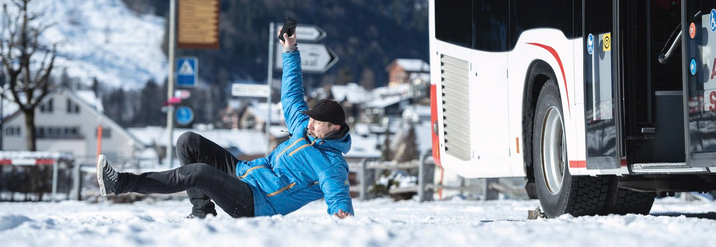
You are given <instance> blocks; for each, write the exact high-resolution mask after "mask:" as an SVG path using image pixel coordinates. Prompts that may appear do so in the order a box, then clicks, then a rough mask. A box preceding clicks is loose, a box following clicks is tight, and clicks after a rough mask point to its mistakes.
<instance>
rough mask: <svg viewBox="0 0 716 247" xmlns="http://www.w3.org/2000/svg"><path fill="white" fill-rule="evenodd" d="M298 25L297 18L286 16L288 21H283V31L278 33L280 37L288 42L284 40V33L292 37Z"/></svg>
mask: <svg viewBox="0 0 716 247" xmlns="http://www.w3.org/2000/svg"><path fill="white" fill-rule="evenodd" d="M297 25H298V22H297V21H296V20H294V19H291V18H290V17H286V21H284V22H283V27H281V33H279V34H278V38H279V39H280V40H281V41H283V42H286V41H285V40H283V34H284V33H285V34H288V36H289V37H290V36H291V35H293V34H294V33H295V32H296V26H297Z"/></svg>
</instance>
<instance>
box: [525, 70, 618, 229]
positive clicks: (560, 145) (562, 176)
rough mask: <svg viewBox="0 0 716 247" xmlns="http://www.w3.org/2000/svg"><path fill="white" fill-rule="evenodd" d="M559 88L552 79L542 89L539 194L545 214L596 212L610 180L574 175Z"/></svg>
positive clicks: (536, 155) (536, 153) (536, 156)
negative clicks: (571, 170)
mask: <svg viewBox="0 0 716 247" xmlns="http://www.w3.org/2000/svg"><path fill="white" fill-rule="evenodd" d="M562 112H563V111H562V104H561V98H560V96H559V88H558V87H557V84H556V82H555V80H554V79H549V80H548V81H547V82H546V83H545V84H544V86H543V87H542V90H540V93H539V99H538V100H537V105H536V108H535V115H534V120H535V121H534V122H533V124H534V126H533V130H534V133H533V135H532V148H533V152H532V159H533V163H532V164H533V165H534V176H535V183H536V189H537V195H538V197H539V200H540V205H542V209H543V211H544V213H545V215H546V216H547V217H549V218H554V217H558V216H560V215H562V214H571V215H573V216H583V215H596V214H597V213H599V212H601V210H603V209H604V204H605V202H606V201H607V197H608V192H609V182H610V180H609V179H608V178H606V177H591V176H572V175H571V174H570V173H569V167H568V164H569V159H568V158H567V142H566V140H567V138H566V134H565V131H564V118H563V117H562V116H563V114H562Z"/></svg>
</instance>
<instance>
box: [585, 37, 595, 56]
mask: <svg viewBox="0 0 716 247" xmlns="http://www.w3.org/2000/svg"><path fill="white" fill-rule="evenodd" d="M587 53H589V55H592V53H594V35H592V34H591V33H590V34H589V36H587Z"/></svg>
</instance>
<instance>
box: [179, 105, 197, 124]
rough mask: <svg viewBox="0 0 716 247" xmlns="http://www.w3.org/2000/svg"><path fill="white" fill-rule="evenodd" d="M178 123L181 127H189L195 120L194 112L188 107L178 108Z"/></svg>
mask: <svg viewBox="0 0 716 247" xmlns="http://www.w3.org/2000/svg"><path fill="white" fill-rule="evenodd" d="M176 115H177V123H178V124H179V125H185V126H186V125H189V124H190V123H191V121H193V120H194V111H192V110H191V108H189V107H188V106H180V107H179V108H177V114H176Z"/></svg>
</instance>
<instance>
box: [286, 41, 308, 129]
mask: <svg viewBox="0 0 716 247" xmlns="http://www.w3.org/2000/svg"><path fill="white" fill-rule="evenodd" d="M283 39H284V40H286V41H285V42H284V41H283V40H279V42H281V47H282V48H283V54H282V56H283V77H282V78H281V105H282V107H283V114H284V118H285V119H286V126H287V127H288V131H289V132H292V131H294V130H295V128H296V127H298V126H300V124H301V123H303V122H304V121H308V116H306V114H303V113H301V111H306V110H308V105H307V104H306V101H305V100H304V99H303V98H304V96H305V95H306V94H305V93H304V91H303V76H302V75H301V55H300V53H299V52H298V47H297V46H296V34H295V33H294V34H293V35H292V36H290V37H289V36H288V34H285V33H284V34H283Z"/></svg>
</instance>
